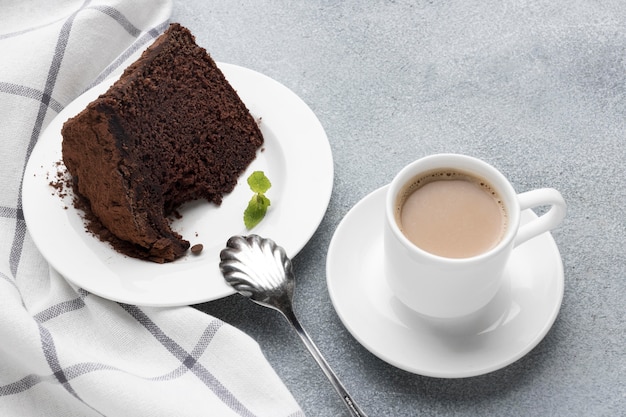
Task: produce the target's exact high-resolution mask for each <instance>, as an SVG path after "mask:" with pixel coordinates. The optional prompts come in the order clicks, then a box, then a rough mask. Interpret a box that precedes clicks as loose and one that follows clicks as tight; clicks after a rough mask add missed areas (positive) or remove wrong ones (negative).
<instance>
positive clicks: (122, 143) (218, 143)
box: [62, 24, 263, 262]
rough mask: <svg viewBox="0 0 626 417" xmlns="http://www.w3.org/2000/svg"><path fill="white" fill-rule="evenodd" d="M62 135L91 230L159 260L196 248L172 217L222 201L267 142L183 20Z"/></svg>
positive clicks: (129, 251) (139, 255) (125, 250)
mask: <svg viewBox="0 0 626 417" xmlns="http://www.w3.org/2000/svg"><path fill="white" fill-rule="evenodd" d="M62 135H63V145H62V152H63V162H64V163H65V166H66V167H67V169H68V171H69V172H70V174H71V176H72V180H73V188H74V190H75V194H76V195H77V199H76V200H75V201H76V203H75V204H77V205H78V206H79V207H80V208H82V209H83V210H84V211H85V214H86V218H87V219H88V227H89V229H90V230H92V231H94V232H95V233H97V234H98V235H99V236H100V237H101V238H102V239H103V240H107V241H109V242H111V244H112V245H113V246H114V247H115V248H116V249H117V250H118V251H120V252H122V253H125V254H127V255H129V256H133V257H137V258H143V259H149V260H152V261H155V262H169V261H173V260H175V259H177V258H179V257H181V256H182V255H183V254H184V253H185V252H186V250H187V249H188V248H189V242H188V241H186V240H185V239H183V238H182V237H181V236H180V235H179V234H177V233H176V232H174V231H172V230H171V228H170V221H169V220H168V216H171V215H172V214H173V213H174V212H175V210H176V209H177V208H178V207H180V205H181V204H183V203H184V202H187V201H190V200H196V199H200V198H205V199H206V200H208V201H209V202H212V203H215V204H218V205H219V204H221V201H222V197H223V196H224V195H225V194H226V193H229V192H231V191H232V190H233V188H234V187H235V185H236V183H237V179H238V177H239V176H240V175H241V174H242V172H243V171H244V170H245V169H246V168H247V166H248V165H249V164H250V162H252V160H253V159H254V158H255V157H256V152H257V150H258V149H259V147H260V146H261V145H262V144H263V137H262V135H261V132H260V130H259V128H258V126H257V123H256V121H255V120H254V119H253V117H252V116H251V115H250V113H249V111H248V109H247V108H246V106H245V105H244V104H243V102H242V101H241V99H240V98H239V96H238V95H237V93H236V92H235V90H234V89H233V88H232V87H231V86H230V85H229V83H228V82H227V81H226V79H225V78H224V75H223V74H222V72H221V71H220V70H219V69H218V67H217V66H216V65H215V62H214V61H213V60H212V59H211V57H210V56H209V55H208V53H207V52H206V50H205V49H204V48H201V47H199V46H198V45H196V43H195V39H194V37H193V35H192V34H191V33H190V32H189V30H187V29H186V28H184V27H182V26H180V25H179V24H172V25H170V27H169V28H168V30H167V31H166V32H165V33H164V34H163V35H161V36H160V37H159V38H157V39H156V40H155V42H154V44H153V45H152V46H150V47H149V48H148V49H147V50H146V51H145V52H144V53H143V54H142V56H141V57H140V58H139V59H138V60H137V61H136V62H135V63H133V64H132V65H131V66H130V67H128V68H127V69H126V70H125V71H124V73H123V75H122V76H121V78H120V79H119V80H118V81H117V82H115V84H113V85H112V86H111V88H110V89H109V90H108V91H107V92H106V93H104V94H102V95H101V96H100V97H98V98H97V99H96V100H94V101H93V102H91V103H90V104H89V105H88V106H87V108H86V109H84V110H83V111H82V112H81V113H79V114H78V115H77V116H75V117H73V118H71V119H70V120H68V121H67V122H66V123H65V124H64V126H63V129H62Z"/></svg>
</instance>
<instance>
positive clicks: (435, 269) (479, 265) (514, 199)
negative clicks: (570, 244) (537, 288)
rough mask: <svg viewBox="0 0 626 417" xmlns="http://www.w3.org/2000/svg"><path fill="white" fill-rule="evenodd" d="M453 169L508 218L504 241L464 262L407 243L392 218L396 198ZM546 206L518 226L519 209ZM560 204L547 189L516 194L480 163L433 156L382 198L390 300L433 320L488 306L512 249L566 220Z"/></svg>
mask: <svg viewBox="0 0 626 417" xmlns="http://www.w3.org/2000/svg"><path fill="white" fill-rule="evenodd" d="M439 169H441V170H445V169H448V170H449V169H452V170H456V171H460V172H465V173H469V174H471V175H473V176H476V177H479V178H483V179H485V180H486V181H487V182H488V183H489V184H491V186H492V187H493V188H494V189H495V191H496V192H497V193H498V195H499V196H500V199H501V201H502V203H503V205H504V208H505V210H506V214H507V226H506V230H505V231H504V234H503V237H502V238H501V239H500V241H499V243H497V244H496V245H495V247H493V248H491V249H488V250H487V251H486V252H483V253H481V254H479V255H476V256H472V257H468V258H448V257H444V256H439V255H434V254H432V253H430V252H427V251H426V250H423V249H421V248H420V247H418V246H416V245H415V244H414V243H412V242H411V241H410V240H409V239H408V238H407V237H406V236H405V235H404V234H403V232H402V231H401V228H400V226H399V225H398V221H397V219H396V214H395V212H396V208H397V206H398V204H400V203H399V202H398V198H399V195H400V193H401V192H402V191H403V190H404V189H405V187H406V186H407V184H410V182H411V181H412V180H414V179H415V178H417V177H419V176H420V175H421V174H424V173H427V172H431V171H434V170H439ZM540 206H551V207H550V209H549V210H548V211H547V212H546V213H545V214H543V215H542V216H540V217H538V218H536V219H533V220H532V221H531V222H529V223H527V224H525V225H523V226H521V227H520V218H521V212H522V210H526V209H530V208H533V207H540ZM565 211H566V206H565V201H564V200H563V197H562V196H561V194H560V193H559V192H558V191H556V190H554V189H552V188H542V189H537V190H533V191H528V192H525V193H521V194H517V193H516V192H515V190H514V189H513V186H512V185H511V184H510V183H509V181H508V180H507V179H506V178H505V177H504V176H503V175H502V174H501V173H500V172H499V171H498V170H497V169H495V168H494V167H492V166H491V165H489V164H487V163H486V162H483V161H481V160H479V159H476V158H473V157H470V156H465V155H457V154H437V155H431V156H427V157H425V158H422V159H419V160H417V161H415V162H413V163H411V164H409V165H408V166H406V167H405V168H404V169H402V170H401V171H400V172H399V173H398V174H397V175H396V177H395V178H394V179H393V181H392V182H391V184H390V185H389V187H388V190H387V196H386V199H385V231H384V251H385V253H384V259H385V274H386V277H387V281H388V283H389V286H390V288H391V290H392V292H393V293H394V295H395V296H396V297H397V298H398V299H399V300H400V301H401V302H402V303H403V304H404V305H405V306H407V307H408V308H410V309H411V310H413V311H415V312H417V313H420V314H422V315H425V316H429V317H434V318H455V317H462V316H466V315H468V314H471V313H474V312H476V311H478V310H480V309H481V308H482V307H484V306H485V305H487V303H489V301H491V299H492V298H493V297H494V296H495V294H496V292H497V291H498V289H499V288H500V284H501V281H502V276H503V272H504V269H505V266H506V263H507V261H508V259H509V256H510V255H511V252H512V251H513V249H514V248H515V247H516V246H519V245H521V244H522V243H524V242H526V241H527V240H529V239H531V238H533V237H535V236H538V235H540V234H542V233H544V232H547V231H549V230H551V229H552V228H554V227H556V226H557V225H558V224H559V223H560V222H561V221H562V220H563V218H564V217H565Z"/></svg>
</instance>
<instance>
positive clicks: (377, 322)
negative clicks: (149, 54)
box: [326, 187, 564, 378]
mask: <svg viewBox="0 0 626 417" xmlns="http://www.w3.org/2000/svg"><path fill="white" fill-rule="evenodd" d="M385 193H386V187H383V188H380V189H378V190H376V191H374V192H372V193H371V194H369V195H368V196H366V197H365V198H363V199H362V200H361V201H360V202H359V203H357V204H356V205H355V206H354V207H353V208H352V209H351V210H350V211H349V212H348V214H347V215H346V216H345V218H344V219H343V220H342V221H341V223H340V224H339V226H338V227H337V230H336V231H335V234H334V236H333V238H332V240H331V243H330V246H329V249H328V257H327V264H326V277H327V284H328V291H329V293H330V298H331V300H332V303H333V305H334V307H335V310H336V311H337V314H338V315H339V317H340V319H341V320H342V322H343V324H344V325H345V326H346V328H347V329H348V331H349V332H350V333H351V334H352V335H353V336H354V337H355V338H356V339H357V340H358V341H359V342H360V343H361V344H362V345H363V346H364V347H365V348H367V349H368V350H369V351H370V352H372V353H373V354H374V355H376V356H378V357H379V358H380V359H382V360H384V361H386V362H388V363H390V364H391V365H394V366H396V367H398V368H400V369H404V370H406V371H409V372H413V373H416V374H420V375H426V376H432V377H439V378H463V377H470V376H476V375H481V374H485V373H488V372H492V371H495V370H497V369H500V368H502V367H504V366H507V365H509V364H511V363H512V362H515V361H516V360H518V359H519V358H521V357H522V356H524V355H525V354H526V353H528V352H529V351H530V350H532V349H533V348H534V347H535V346H536V345H537V344H538V343H539V342H540V341H541V340H542V339H543V337H544V336H545V335H546V333H547V332H548V330H549V329H550V327H551V326H552V324H553V323H554V320H555V319H556V316H557V314H558V312H559V309H560V307H561V301H562V299H563V285H564V282H563V263H562V261H561V256H560V253H559V250H558V248H557V246H556V243H555V242H554V239H553V238H552V236H551V235H550V233H544V234H542V235H540V236H538V237H535V238H534V239H532V240H530V241H528V242H527V243H525V244H523V245H521V246H519V247H518V248H516V249H515V250H514V251H513V254H512V255H511V259H510V261H509V263H508V265H507V269H506V271H505V276H504V277H503V285H502V288H501V290H500V291H499V292H498V294H497V295H496V297H495V298H494V299H493V300H492V301H491V302H490V303H489V304H488V305H487V306H486V307H485V308H483V309H482V310H480V311H479V312H477V313H475V314H472V315H471V316H469V317H464V318H463V319H461V320H457V321H454V322H450V321H443V320H436V319H429V318H425V317H423V316H420V315H418V314H416V313H414V312H412V311H411V310H409V309H407V308H406V307H405V306H404V305H403V304H402V303H400V301H399V300H398V299H397V298H396V297H395V296H394V295H393V294H392V293H391V290H390V289H389V287H388V285H387V282H386V279H385V277H384V275H383V258H382V252H383V238H382V234H383V219H384V198H385ZM533 217H536V215H535V214H534V213H533V212H532V211H530V210H526V211H524V212H523V216H522V223H523V222H527V221H529V220H530V219H532V218H533Z"/></svg>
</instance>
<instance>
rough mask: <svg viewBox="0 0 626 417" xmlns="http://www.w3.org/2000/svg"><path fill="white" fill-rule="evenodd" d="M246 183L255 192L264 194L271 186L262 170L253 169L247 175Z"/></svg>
mask: <svg viewBox="0 0 626 417" xmlns="http://www.w3.org/2000/svg"><path fill="white" fill-rule="evenodd" d="M248 185H249V186H250V189H251V190H252V191H254V192H255V193H259V194H265V193H266V192H267V190H269V189H270V187H271V186H272V183H271V182H270V180H269V179H267V177H266V176H265V173H264V172H263V171H254V172H253V173H252V174H251V175H250V176H249V177H248Z"/></svg>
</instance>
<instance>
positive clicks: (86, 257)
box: [23, 64, 333, 306]
mask: <svg viewBox="0 0 626 417" xmlns="http://www.w3.org/2000/svg"><path fill="white" fill-rule="evenodd" d="M218 65H219V67H220V68H221V69H222V71H223V72H224V75H225V76H226V78H227V79H228V80H229V82H230V83H231V85H232V86H233V87H234V88H235V90H237V92H238V94H239V96H240V97H241V99H242V100H243V102H244V103H245V104H246V106H247V107H248V109H249V110H250V113H251V114H252V115H253V117H254V118H255V119H257V118H261V123H260V128H261V131H262V133H263V136H264V137H265V145H264V146H263V151H259V153H258V154H257V158H256V160H255V161H254V162H252V164H251V165H250V167H249V168H248V170H247V171H246V172H245V173H244V174H243V175H242V176H241V177H240V178H239V183H238V185H237V186H236V188H235V190H234V191H233V192H232V193H231V194H230V195H227V196H226V197H225V198H224V200H223V203H222V205H221V206H220V207H216V206H214V205H211V204H209V203H207V202H206V201H198V202H194V203H191V204H189V205H187V206H185V207H184V208H183V209H182V210H181V213H182V214H183V218H182V219H181V220H176V221H175V222H174V224H173V229H174V230H176V231H178V232H179V233H181V234H182V236H183V237H185V238H186V239H187V240H189V241H190V242H191V244H192V245H193V244H195V243H202V244H203V245H204V250H203V251H202V253H201V254H200V255H198V256H195V255H191V254H188V255H186V256H185V257H183V258H182V259H179V260H177V261H175V262H172V263H169V264H163V265H160V264H154V263H152V262H149V261H142V260H137V259H133V258H130V257H127V256H124V255H121V254H119V253H117V252H116V251H114V250H113V249H112V248H111V247H110V246H109V245H108V244H106V243H103V242H101V241H100V240H98V239H97V238H95V237H94V236H92V235H91V234H90V233H88V232H86V231H85V227H84V223H83V220H82V218H81V216H80V212H78V211H77V210H75V209H74V207H73V206H72V204H71V197H66V198H65V199H62V198H61V197H60V196H59V195H58V193H55V190H54V189H53V188H52V187H51V186H50V185H49V183H50V181H51V180H54V176H55V175H56V173H57V169H58V168H57V166H56V164H57V163H58V162H59V161H61V159H62V158H61V141H62V137H61V127H62V126H63V123H64V122H65V121H66V120H67V119H68V118H69V117H71V116H73V115H75V114H77V113H78V112H80V111H81V110H82V109H83V108H85V106H86V105H87V104H88V103H90V102H91V101H92V100H94V99H95V98H96V97H97V96H98V95H99V94H101V93H103V92H105V91H106V90H107V89H108V87H109V86H110V85H111V84H112V82H113V80H108V81H105V82H104V83H102V84H100V85H98V86H96V87H94V88H93V89H91V90H89V91H88V92H86V93H85V94H83V95H82V96H80V97H79V98H77V99H76V100H75V101H74V102H72V103H71V104H70V105H69V106H67V108H65V109H64V110H63V111H62V112H61V113H60V114H59V115H58V116H57V117H56V118H55V120H53V121H52V122H51V123H50V125H49V126H48V128H47V129H46V131H45V132H44V133H43V134H42V135H41V137H40V139H39V142H38V143H37V145H36V146H35V149H34V150H33V153H32V155H31V157H30V160H29V163H28V166H27V168H26V173H25V175H24V184H23V206H24V216H25V218H26V224H27V226H28V230H29V233H30V235H31V236H32V238H33V240H34V242H35V244H36V245H37V247H38V248H39V250H40V251H41V253H42V254H43V256H44V257H45V258H46V260H47V261H48V262H49V263H50V264H51V265H52V267H53V268H54V269H56V270H57V271H58V272H60V273H61V274H62V275H63V276H64V277H65V278H66V279H67V280H68V281H70V282H72V283H73V284H75V285H76V286H79V287H82V288H84V289H85V290H87V291H89V292H91V293H93V294H97V295H99V296H102V297H104V298H108V299H112V300H115V301H119V302H124V303H129V304H137V305H144V306H174V305H188V304H195V303H200V302H205V301H210V300H214V299H218V298H221V297H224V296H227V295H230V294H232V293H233V290H232V289H231V288H230V287H229V286H228V285H227V284H226V283H225V282H224V280H223V278H222V275H221V273H220V271H219V252H220V251H221V250H222V248H224V247H225V244H226V241H227V240H228V238H229V237H231V236H233V235H238V234H243V235H245V234H249V233H255V234H259V235H261V236H264V237H269V238H271V239H273V240H275V241H276V242H277V244H279V245H281V246H282V247H284V248H285V250H286V252H287V254H288V255H289V256H290V257H293V256H295V255H296V254H297V253H298V252H299V251H300V250H301V249H302V247H303V246H304V245H305V244H306V243H307V242H308V240H309V239H310V237H311V236H312V235H313V233H314V232H315V230H316V229H317V227H318V226H319V223H320V221H321V220H322V218H323V216H324V214H325V212H326V208H327V206H328V202H329V200H330V195H331V191H332V186H333V160H332V154H331V149H330V145H329V143H328V138H327V137H326V133H325V132H324V129H323V127H322V125H321V124H320V122H319V121H318V119H317V117H316V116H315V114H313V112H312V111H311V109H310V108H309V107H308V106H307V105H306V104H305V103H304V102H303V101H302V100H301V99H300V98H299V97H298V96H296V95H295V94H294V93H293V92H292V91H290V90H289V89H288V88H286V87H285V86H283V85H282V84H280V83H278V82H276V81H274V80H272V79H271V78H268V77H267V76H265V75H262V74H259V73H257V72H255V71H252V70H249V69H246V68H242V67H238V66H235V65H230V64H218ZM256 170H262V171H264V172H265V174H266V175H267V177H268V178H269V179H270V181H271V182H272V188H271V189H270V190H269V191H268V192H267V193H266V195H267V196H268V198H270V200H271V206H270V209H269V211H268V213H267V216H266V217H265V219H264V220H263V221H262V222H261V223H260V224H259V225H258V226H257V227H255V228H254V229H252V230H251V231H247V230H246V229H245V226H244V224H243V211H244V209H245V207H246V206H247V203H248V201H249V200H250V197H252V191H250V189H249V187H248V184H247V183H246V179H247V178H248V176H249V175H250V173H252V172H253V171H256ZM311 196H315V198H310V197H311Z"/></svg>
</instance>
